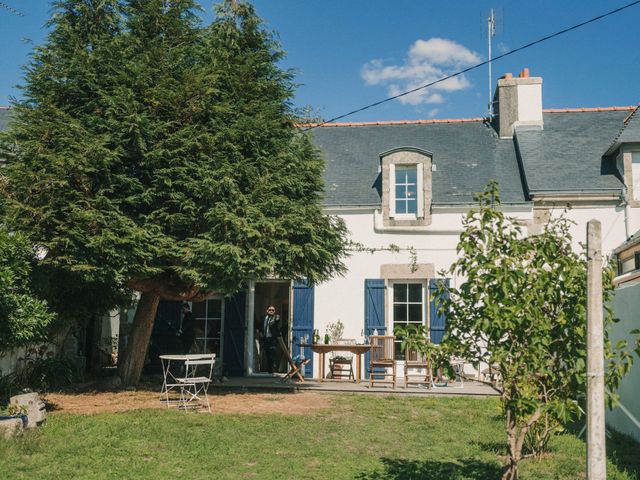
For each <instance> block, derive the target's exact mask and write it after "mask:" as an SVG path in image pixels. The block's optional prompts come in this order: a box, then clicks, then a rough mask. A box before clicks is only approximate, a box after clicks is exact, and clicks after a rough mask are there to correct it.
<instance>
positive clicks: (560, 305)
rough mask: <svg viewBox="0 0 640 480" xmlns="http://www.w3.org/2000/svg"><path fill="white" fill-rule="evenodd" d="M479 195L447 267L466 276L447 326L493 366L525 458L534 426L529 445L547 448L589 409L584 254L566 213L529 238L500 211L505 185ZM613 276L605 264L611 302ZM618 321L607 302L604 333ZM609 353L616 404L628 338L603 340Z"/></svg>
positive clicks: (470, 353)
mask: <svg viewBox="0 0 640 480" xmlns="http://www.w3.org/2000/svg"><path fill="white" fill-rule="evenodd" d="M477 200H478V202H479V207H478V208H477V209H473V210H471V211H470V212H469V213H468V215H467V216H466V218H465V219H464V222H463V223H464V231H463V233H462V234H461V235H460V242H459V244H458V247H457V251H458V253H459V255H460V257H459V259H458V260H457V261H456V262H454V264H453V265H452V266H451V268H450V270H449V273H450V274H451V275H457V276H461V277H463V278H464V279H465V280H464V282H463V283H462V284H461V285H460V287H459V288H458V289H456V288H450V289H449V294H450V298H449V299H448V300H444V301H443V302H442V304H441V308H443V309H444V310H445V311H446V314H447V319H448V323H449V324H448V335H447V338H446V342H447V343H448V344H449V345H450V346H451V347H452V348H453V349H455V350H456V351H457V352H459V353H458V354H459V355H461V356H462V357H464V358H466V359H468V360H470V361H472V362H473V363H475V364H480V363H482V364H485V365H486V364H488V365H492V366H495V368H496V369H497V371H498V372H499V373H500V375H501V377H502V387H501V388H500V389H499V390H500V394H501V398H502V404H503V408H504V411H505V414H506V417H507V423H508V431H509V432H510V433H512V434H513V438H511V437H510V453H511V454H512V455H513V456H515V457H518V456H519V453H520V449H521V448H522V443H523V442H524V436H526V435H527V434H528V432H530V431H531V435H533V436H534V437H536V438H530V439H529V445H530V446H534V447H532V448H535V451H534V453H537V454H539V453H540V452H541V451H542V450H543V449H544V447H545V445H546V443H547V442H548V439H549V437H550V435H551V433H553V432H557V431H559V430H561V426H562V425H566V424H567V423H569V422H571V421H574V420H576V419H577V418H579V417H580V415H581V414H582V408H581V403H580V402H581V398H582V397H583V395H584V392H585V389H586V371H585V369H586V305H587V292H586V285H587V281H586V280H587V276H586V275H587V274H586V259H585V255H584V253H576V252H574V251H573V249H572V245H571V235H570V234H569V222H568V220H566V219H565V218H559V219H553V220H551V221H550V222H549V224H548V225H547V226H546V227H545V229H544V231H543V232H542V233H541V234H539V235H535V236H529V237H527V236H525V235H524V233H523V232H522V230H521V228H520V226H519V224H518V222H517V221H516V220H514V219H511V218H508V217H506V216H505V215H504V214H503V213H502V212H501V211H500V209H499V206H500V199H499V193H498V187H497V184H495V183H491V184H490V185H489V186H488V187H487V189H486V190H485V192H484V193H482V194H479V195H478V196H477ZM612 277H613V271H612V269H611V268H610V267H607V268H605V270H604V278H603V285H604V302H605V305H606V304H607V302H608V301H609V300H610V299H611V295H612V293H613V286H612V284H611V280H612ZM440 288H441V289H444V288H446V287H445V286H444V285H441V286H440ZM441 297H444V296H441ZM615 321H616V320H615V319H614V318H613V315H612V312H611V310H610V308H608V307H607V308H606V309H605V332H606V331H607V326H608V325H610V324H611V323H612V322H615ZM605 335H606V334H605ZM605 359H606V363H607V373H606V385H607V389H608V392H609V393H610V397H609V398H610V401H611V402H613V401H615V398H614V396H613V395H612V394H611V392H614V391H615V388H616V386H617V385H618V384H619V382H620V380H621V378H622V377H623V376H624V375H625V374H626V373H627V372H628V371H629V368H630V366H631V364H632V360H633V358H632V356H631V353H630V352H629V351H628V347H627V345H626V344H624V343H619V344H618V345H615V346H614V345H611V342H610V341H609V340H608V338H606V337H605ZM532 429H533V430H532ZM540 429H541V430H540ZM512 440H513V441H512ZM536 445H537V447H536ZM516 461H517V458H516Z"/></svg>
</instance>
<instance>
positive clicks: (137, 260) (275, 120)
mask: <svg viewBox="0 0 640 480" xmlns="http://www.w3.org/2000/svg"><path fill="white" fill-rule="evenodd" d="M197 10H198V6H197V4H196V2H194V1H191V0H178V1H172V2H166V1H163V0H145V1H141V0H128V1H124V0H122V1H119V0H105V1H101V2H95V1H93V0H64V1H59V2H57V3H56V4H55V5H54V14H53V16H52V19H51V21H50V24H49V26H50V28H51V31H50V33H49V36H48V39H47V41H46V43H45V44H44V45H43V46H41V47H38V48H37V49H36V50H35V52H34V54H33V58H32V61H31V63H30V64H29V65H28V67H27V68H26V77H25V85H24V87H23V100H20V101H18V102H16V103H15V104H14V120H13V123H12V125H11V126H10V129H9V131H8V132H7V133H6V134H5V135H4V136H3V137H2V145H3V148H2V150H3V154H4V155H5V156H7V157H8V158H9V166H8V168H7V176H8V187H7V188H8V197H9V198H8V213H9V217H10V219H11V221H12V226H13V228H15V229H17V230H20V231H23V232H25V233H27V234H28V235H29V236H30V238H31V239H32V240H33V241H34V243H36V244H38V245H41V246H42V247H45V248H46V249H47V251H48V255H47V256H46V258H45V259H44V260H43V262H42V263H43V268H45V269H48V274H49V275H50V276H53V278H55V280H54V281H53V282H49V284H54V285H58V284H60V282H59V281H58V279H65V278H68V279H73V282H71V283H72V284H73V285H81V286H82V288H85V287H86V288H87V289H88V290H86V291H85V290H80V293H82V292H84V297H85V298H86V297H88V296H91V297H92V298H94V299H95V298H98V297H100V295H96V296H93V293H94V292H95V293H97V292H103V294H104V297H105V298H106V300H105V304H109V303H111V304H114V303H116V301H117V299H120V298H122V295H123V293H126V292H125V288H126V287H127V286H129V287H132V288H135V289H137V290H141V291H154V292H157V293H158V294H159V295H161V296H163V297H166V298H169V297H171V296H173V295H183V296H185V297H189V296H191V297H192V296H195V295H198V294H199V293H200V292H201V291H209V290H219V291H226V292H232V291H236V290H238V289H240V288H241V287H242V283H243V282H244V281H245V280H246V279H247V278H255V277H267V276H273V275H275V276H279V277H281V278H293V277H296V278H298V277H306V278H308V279H309V280H310V281H312V282H315V281H322V280H325V279H327V278H329V277H330V276H332V275H334V274H335V273H340V272H342V271H343V269H344V266H343V264H342V260H341V259H342V258H343V257H344V255H345V253H346V252H345V246H344V237H345V234H346V230H345V227H344V225H343V224H342V222H341V221H339V220H338V219H336V218H332V217H327V216H325V215H323V213H322V211H321V208H320V206H319V201H320V198H321V195H322V190H323V183H322V169H323V162H322V159H321V158H320V156H319V154H318V152H317V151H316V150H315V149H314V147H313V146H312V144H311V142H310V140H309V138H308V136H306V135H303V134H300V133H299V132H298V131H297V130H296V128H295V127H294V121H295V119H296V118H297V117H296V114H295V112H294V111H293V110H292V108H291V106H290V100H291V98H292V96H293V92H294V83H293V81H292V74H291V73H290V72H288V71H283V70H281V69H280V68H279V67H278V66H277V62H278V61H279V60H280V59H281V58H282V56H283V52H282V51H281V50H280V48H279V46H278V44H277V43H276V42H275V41H274V39H273V35H272V34H271V33H270V32H268V31H266V30H265V29H264V27H263V26H262V24H261V22H260V20H259V19H258V18H257V16H256V15H255V12H254V10H253V8H252V7H251V6H250V5H248V4H245V3H243V2H240V3H239V4H238V5H233V4H231V3H230V2H229V3H225V4H223V5H221V6H219V7H218V11H217V17H216V19H215V20H214V22H213V23H212V24H211V25H208V26H203V25H201V24H200V21H199V19H198V17H197V15H196V12H197ZM79 288H80V287H79ZM87 292H88V293H87ZM69 301H71V302H72V301H73V298H70V299H69Z"/></svg>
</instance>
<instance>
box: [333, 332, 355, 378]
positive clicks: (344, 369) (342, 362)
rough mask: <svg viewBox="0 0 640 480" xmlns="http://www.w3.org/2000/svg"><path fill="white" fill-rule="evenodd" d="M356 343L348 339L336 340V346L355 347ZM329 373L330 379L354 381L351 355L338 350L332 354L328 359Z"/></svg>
mask: <svg viewBox="0 0 640 480" xmlns="http://www.w3.org/2000/svg"><path fill="white" fill-rule="evenodd" d="M355 343H356V341H355V340H354V339H352V338H351V339H350V338H341V339H340V340H336V341H335V344H336V345H355ZM329 371H330V372H331V378H339V379H342V378H345V377H346V378H347V379H348V380H355V379H356V377H355V375H354V374H353V353H346V354H345V352H341V351H339V350H337V351H335V352H332V355H331V357H329Z"/></svg>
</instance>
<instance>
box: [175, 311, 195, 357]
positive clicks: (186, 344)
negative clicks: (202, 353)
mask: <svg viewBox="0 0 640 480" xmlns="http://www.w3.org/2000/svg"><path fill="white" fill-rule="evenodd" d="M178 336H179V337H180V343H181V344H182V353H183V354H185V355H186V354H187V353H189V352H190V351H191V347H192V346H193V342H194V341H195V339H196V320H195V318H194V317H193V313H191V307H190V306H189V304H188V303H187V302H185V303H183V304H182V321H181V322H180V330H179V331H178Z"/></svg>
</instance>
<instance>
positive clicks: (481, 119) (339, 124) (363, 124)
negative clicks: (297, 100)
mask: <svg viewBox="0 0 640 480" xmlns="http://www.w3.org/2000/svg"><path fill="white" fill-rule="evenodd" d="M637 107H638V106H637V105H627V106H618V107H615V106H614V107H578V108H545V109H543V110H542V112H543V113H583V112H620V111H633V110H635V109H636V108H637ZM489 121H491V119H490V118H488V117H472V118H445V119H437V118H436V119H431V120H379V121H371V122H327V123H323V122H317V123H298V124H296V127H304V128H316V127H371V126H376V125H430V124H439V123H471V122H489Z"/></svg>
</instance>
